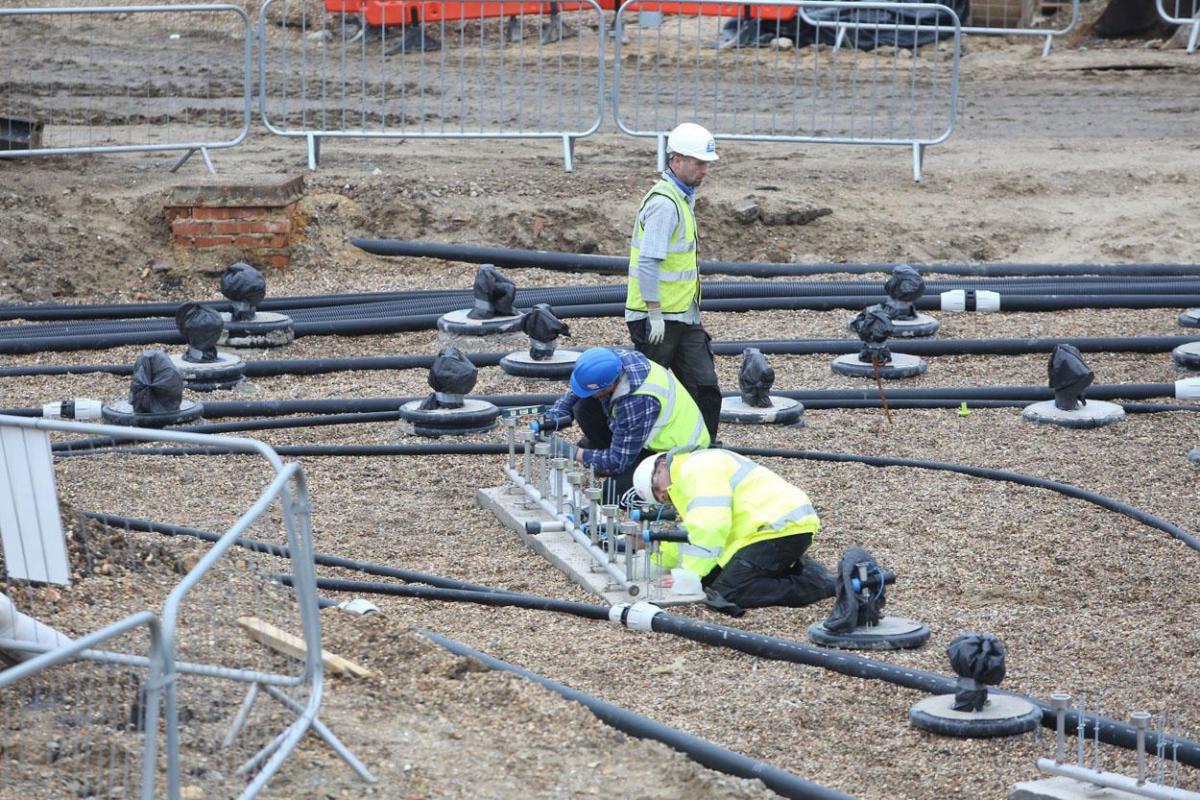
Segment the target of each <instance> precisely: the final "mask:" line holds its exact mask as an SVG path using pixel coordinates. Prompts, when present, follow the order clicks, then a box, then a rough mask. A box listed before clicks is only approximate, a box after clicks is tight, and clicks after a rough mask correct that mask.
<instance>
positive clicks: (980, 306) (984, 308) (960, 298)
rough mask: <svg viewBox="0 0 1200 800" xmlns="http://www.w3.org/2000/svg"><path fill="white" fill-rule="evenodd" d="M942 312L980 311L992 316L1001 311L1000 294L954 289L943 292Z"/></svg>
mask: <svg viewBox="0 0 1200 800" xmlns="http://www.w3.org/2000/svg"><path fill="white" fill-rule="evenodd" d="M940 297H941V299H942V311H978V312H979V313H980V314H991V313H994V312H996V311H999V310H1000V293H999V292H989V291H979V292H977V291H975V290H974V289H971V290H963V289H954V290H952V291H949V292H942V293H941V295H940Z"/></svg>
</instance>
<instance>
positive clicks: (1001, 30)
mask: <svg viewBox="0 0 1200 800" xmlns="http://www.w3.org/2000/svg"><path fill="white" fill-rule="evenodd" d="M1034 5H1036V4H1031V6H1030V7H1026V5H1025V3H1023V2H1022V3H1021V4H1020V7H1021V9H1022V11H1021V14H1020V17H1019V19H1018V20H1017V24H1016V25H1013V24H1011V22H1012V20H1011V18H1009V17H1007V16H1005V14H1006V8H1007V6H1006V5H1005V4H1004V3H997V2H995V0H992V2H990V3H978V4H977V3H972V4H971V13H970V15H969V16H968V17H967V24H966V25H964V26H963V29H962V32H963V33H966V34H978V35H983V36H1044V37H1045V38H1046V41H1045V42H1044V43H1043V44H1042V58H1045V57H1046V56H1048V55H1050V48H1051V47H1052V46H1053V45H1054V40H1055V39H1057V38H1058V37H1060V36H1066V35H1067V34H1068V33H1070V32H1071V31H1073V30H1075V26H1076V25H1078V24H1079V0H1070V7H1071V17H1070V19H1068V20H1067V22H1066V24H1065V25H1062V26H1061V27H1057V28H1038V27H1034V26H1033V24H1032V23H1033V14H1034V13H1035V9H1034V8H1033V7H1032V6H1034ZM1051 5H1053V7H1055V8H1058V7H1060V6H1062V5H1065V4H1064V3H1062V2H1055V3H1053V4H1051ZM1022 23H1025V24H1022Z"/></svg>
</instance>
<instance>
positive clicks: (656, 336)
mask: <svg viewBox="0 0 1200 800" xmlns="http://www.w3.org/2000/svg"><path fill="white" fill-rule="evenodd" d="M647 313H648V315H649V316H648V318H647V319H648V322H649V323H650V324H649V327H648V328H647V330H646V341H648V342H649V343H650V344H661V343H662V340H663V336H665V335H666V333H667V323H666V321H665V320H663V315H662V309H658V308H652V309H650V311H649V312H647Z"/></svg>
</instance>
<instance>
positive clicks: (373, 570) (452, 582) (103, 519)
mask: <svg viewBox="0 0 1200 800" xmlns="http://www.w3.org/2000/svg"><path fill="white" fill-rule="evenodd" d="M80 513H81V514H82V515H83V516H85V517H87V518H89V519H94V520H96V521H97V522H100V523H103V524H105V525H108V526H109V527H113V528H120V529H122V530H132V531H143V532H145V533H161V534H164V535H167V536H189V537H191V538H193V539H201V540H203V541H205V542H215V541H217V540H218V539H220V538H221V535H222V534H219V533H214V532H213V531H203V530H199V529H197V528H188V527H184V526H182V525H168V524H167V523H165V522H152V521H151V520H148V519H138V518H137V517H123V516H119V515H117V514H102V513H99V512H96V511H81V512H80ZM237 544H238V546H240V547H244V548H246V549H247V550H253V551H255V552H258V553H266V554H268V555H272V556H277V557H279V558H291V550H290V549H289V548H287V547H284V546H283V545H278V544H271V543H269V542H259V541H255V540H253V539H238V540H237ZM313 562H314V563H316V564H320V565H321V566H323V567H339V568H341V569H349V570H354V571H355V572H361V573H364V574H366V575H378V576H380V577H385V578H395V579H397V580H401V581H409V582H411V583H424V584H428V585H429V586H436V587H441V588H443V589H456V590H466V591H471V592H475V593H481V594H490V593H495V592H500V590H499V589H493V588H491V587H489V586H482V585H480V584H478V583H471V582H469V581H463V580H458V579H456V578H445V577H442V576H441V575H429V574H426V573H424V572H414V571H413V570H408V569H398V568H396V567H389V566H387V565H385V564H373V563H371V562H369V561H356V560H354V559H350V558H342V557H341V556H332V555H327V554H325V553H313ZM289 585H290V584H289ZM386 585H387V586H394V585H395V584H386Z"/></svg>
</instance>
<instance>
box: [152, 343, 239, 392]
mask: <svg viewBox="0 0 1200 800" xmlns="http://www.w3.org/2000/svg"><path fill="white" fill-rule="evenodd" d="M171 363H172V364H174V365H175V368H176V369H178V370H179V374H180V375H182V376H183V385H184V386H186V387H187V388H188V389H191V390H192V391H196V392H211V391H214V390H217V389H232V388H233V387H235V386H237V385H238V384H239V383H241V382H242V381H243V380H245V377H246V362H245V361H242V359H240V358H238V356H236V355H234V354H233V353H224V352H221V353H217V360H216V361H208V362H200V363H196V362H192V361H186V360H184V358H183V356H181V355H172V356H171Z"/></svg>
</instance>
